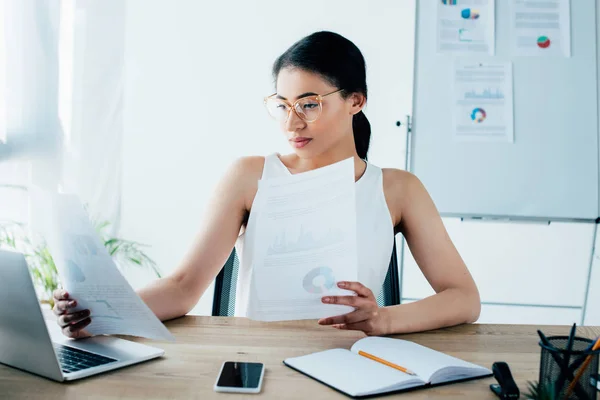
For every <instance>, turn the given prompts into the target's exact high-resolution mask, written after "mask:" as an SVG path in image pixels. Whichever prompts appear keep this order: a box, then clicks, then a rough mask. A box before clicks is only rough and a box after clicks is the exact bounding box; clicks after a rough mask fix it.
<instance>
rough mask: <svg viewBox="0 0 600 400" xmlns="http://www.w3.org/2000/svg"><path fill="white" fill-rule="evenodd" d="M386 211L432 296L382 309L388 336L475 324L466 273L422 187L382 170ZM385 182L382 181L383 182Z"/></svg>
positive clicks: (476, 302)
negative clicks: (396, 219) (394, 218)
mask: <svg viewBox="0 0 600 400" xmlns="http://www.w3.org/2000/svg"><path fill="white" fill-rule="evenodd" d="M385 173H386V174H387V175H388V176H387V177H386V176H385V175H384V179H385V178H388V179H389V182H390V185H389V187H390V188H391V189H392V196H390V198H391V199H393V200H391V201H390V203H391V204H390V205H391V207H392V208H393V213H394V214H396V215H399V224H398V227H399V229H400V231H401V232H402V233H403V235H404V237H405V239H406V242H407V244H408V247H409V248H410V251H411V253H412V255H413V257H414V259H415V261H416V262H417V265H418V266H419V268H420V269H421V271H422V272H423V275H424V276H425V278H426V279H427V281H428V282H429V284H430V285H431V287H432V288H433V289H434V290H435V292H436V294H435V295H433V296H430V297H428V298H426V299H423V300H419V301H417V302H414V303H409V304H402V305H397V306H390V307H386V308H384V309H381V310H380V312H381V313H383V314H384V320H386V321H387V324H388V326H387V327H386V328H387V329H386V330H387V331H388V332H389V333H405V332H416V331H424V330H429V329H436V328H441V327H446V326H452V325H458V324H463V323H471V322H475V321H476V320H477V319H478V318H479V313H480V310H481V303H480V299H479V291H478V290H477V286H476V285H475V281H474V280H473V278H472V276H471V274H470V273H469V270H468V269H467V267H466V265H465V263H464V261H463V260H462V258H461V257H460V255H459V253H458V251H457V250H456V248H455V247H454V244H453V243H452V241H451V239H450V237H449V236H448V233H447V231H446V228H445V227H444V224H443V222H442V219H441V217H440V215H439V213H438V211H437V209H436V207H435V205H434V203H433V201H432V199H431V197H430V196H429V194H428V193H427V190H426V189H425V187H424V186H423V184H422V183H421V181H420V180H419V179H418V178H417V177H415V176H414V175H412V174H410V173H408V172H405V171H399V170H385ZM384 182H385V181H384Z"/></svg>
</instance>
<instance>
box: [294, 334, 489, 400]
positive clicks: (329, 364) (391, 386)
mask: <svg viewBox="0 0 600 400" xmlns="http://www.w3.org/2000/svg"><path fill="white" fill-rule="evenodd" d="M359 351H363V352H366V353H368V354H371V355H373V356H375V357H378V358H380V359H383V360H385V361H387V362H390V363H393V364H396V365H399V366H402V367H404V368H407V369H409V370H410V371H412V372H414V373H415V374H416V375H409V374H407V373H404V372H402V371H399V370H398V369H395V368H392V367H389V366H387V365H385V364H383V363H381V362H378V361H373V360H371V359H369V358H367V357H365V356H362V355H359V354H358V352H359ZM283 363H284V364H285V365H287V366H288V367H291V368H293V369H295V370H297V371H299V372H302V373H303V374H306V375H308V376H310V377H311V378H314V379H316V380H318V381H319V382H322V383H324V384H326V385H328V386H330V387H332V388H334V389H336V390H338V391H340V392H342V393H344V394H346V395H348V396H351V397H364V396H370V395H375V394H381V393H388V392H394V391H400V390H407V389H414V388H418V387H423V388H425V387H429V386H432V385H440V384H445V383H450V382H457V381H464V380H470V379H476V378H483V377H487V376H491V375H492V371H490V370H489V369H487V368H483V367H480V366H478V365H475V364H472V363H469V362H466V361H463V360H460V359H458V358H455V357H451V356H449V355H447V354H444V353H440V352H439V351H435V350H432V349H430V348H427V347H424V346H421V345H419V344H416V343H412V342H409V341H406V340H401V339H392V338H385V337H367V338H364V339H360V340H359V341H357V342H356V343H354V345H353V346H352V348H351V349H350V350H346V349H331V350H325V351H321V352H318V353H312V354H308V355H305V356H300V357H293V358H288V359H286V360H284V361H283Z"/></svg>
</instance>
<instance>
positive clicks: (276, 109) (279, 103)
mask: <svg viewBox="0 0 600 400" xmlns="http://www.w3.org/2000/svg"><path fill="white" fill-rule="evenodd" d="M265 105H266V106H267V110H268V111H269V114H271V116H272V117H273V118H275V119H276V120H277V121H285V120H286V118H287V116H288V112H289V109H290V106H288V105H287V104H286V103H285V102H284V101H283V100H280V99H275V98H272V97H269V98H268V99H267V101H266V103H265Z"/></svg>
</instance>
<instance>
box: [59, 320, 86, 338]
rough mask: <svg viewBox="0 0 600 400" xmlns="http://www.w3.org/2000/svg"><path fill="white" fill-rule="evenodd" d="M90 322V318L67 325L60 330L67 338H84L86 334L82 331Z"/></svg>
mask: <svg viewBox="0 0 600 400" xmlns="http://www.w3.org/2000/svg"><path fill="white" fill-rule="evenodd" d="M90 322H92V319H91V318H89V317H88V318H86V319H84V320H82V321H79V322H78V323H76V324H73V325H67V326H65V327H64V328H63V329H62V332H63V334H64V335H65V336H68V337H70V338H73V339H78V338H81V337H84V335H85V333H86V332H82V329H83V328H85V327H86V326H88V325H89V324H90Z"/></svg>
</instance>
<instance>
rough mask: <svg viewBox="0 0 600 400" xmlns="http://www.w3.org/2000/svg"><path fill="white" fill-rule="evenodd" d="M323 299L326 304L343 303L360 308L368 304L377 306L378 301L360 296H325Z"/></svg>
mask: <svg viewBox="0 0 600 400" xmlns="http://www.w3.org/2000/svg"><path fill="white" fill-rule="evenodd" d="M321 301H322V302H323V303H326V304H342V305H346V306H352V307H354V308H360V307H363V306H367V305H369V306H370V305H374V306H375V307H376V306H377V303H375V302H373V301H372V300H371V299H366V298H364V297H359V296H325V297H323V298H322V299H321ZM369 308H370V307H369Z"/></svg>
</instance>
